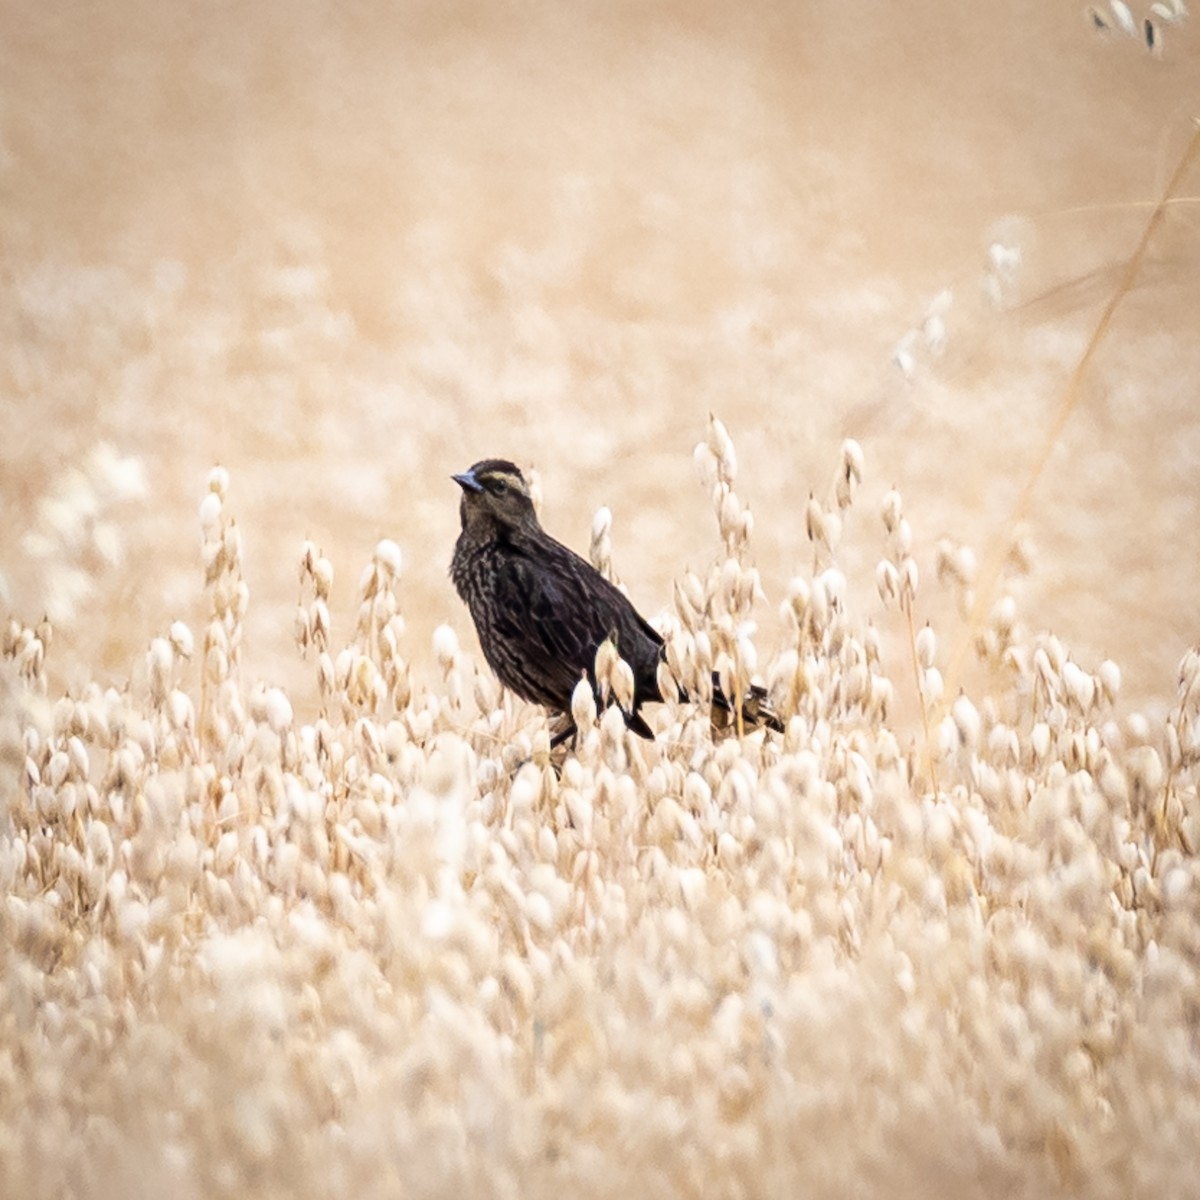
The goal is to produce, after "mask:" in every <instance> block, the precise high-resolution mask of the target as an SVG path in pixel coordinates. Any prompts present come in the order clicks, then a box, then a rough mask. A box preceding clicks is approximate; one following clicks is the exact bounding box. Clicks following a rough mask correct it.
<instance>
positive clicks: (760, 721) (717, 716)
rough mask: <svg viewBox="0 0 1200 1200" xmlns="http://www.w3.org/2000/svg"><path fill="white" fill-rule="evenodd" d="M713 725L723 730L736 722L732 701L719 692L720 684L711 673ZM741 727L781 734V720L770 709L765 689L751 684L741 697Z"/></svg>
mask: <svg viewBox="0 0 1200 1200" xmlns="http://www.w3.org/2000/svg"><path fill="white" fill-rule="evenodd" d="M712 708H713V713H712V715H713V724H715V725H717V726H719V727H721V728H725V727H727V726H729V725H733V724H735V723H736V721H737V714H736V710H735V709H734V706H733V701H732V700H730V699H729V697H728V696H726V695H725V693H724V692H723V691H721V682H720V680H719V679H718V677H717V673H716V671H714V672H713V696H712ZM742 725H743V726H744V727H745V728H747V729H770V730H773V731H774V732H775V733H782V732H783V718H782V717H780V715H779V714H778V713H777V712H776V711H775V710H774V709H773V708H772V707H771V700H770V698H769V697H768V695H767V689H766V688H761V687H759V686H758V685H757V684H753V683H752V684H751V685H750V687H749V688H748V689H747V690H746V694H745V695H744V696H742Z"/></svg>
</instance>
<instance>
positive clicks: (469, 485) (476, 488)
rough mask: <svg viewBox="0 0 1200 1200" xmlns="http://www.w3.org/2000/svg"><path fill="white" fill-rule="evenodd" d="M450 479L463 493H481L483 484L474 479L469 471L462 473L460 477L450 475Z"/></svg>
mask: <svg viewBox="0 0 1200 1200" xmlns="http://www.w3.org/2000/svg"><path fill="white" fill-rule="evenodd" d="M450 478H451V479H453V480H454V482H455V483H457V484H458V486H459V487H460V488H462V490H463V491H464V492H482V491H483V484H482V483H480V482H479V480H478V479H476V478H475V476H474V474H472V472H470V471H464V472H463V473H462V474H461V475H451V476H450Z"/></svg>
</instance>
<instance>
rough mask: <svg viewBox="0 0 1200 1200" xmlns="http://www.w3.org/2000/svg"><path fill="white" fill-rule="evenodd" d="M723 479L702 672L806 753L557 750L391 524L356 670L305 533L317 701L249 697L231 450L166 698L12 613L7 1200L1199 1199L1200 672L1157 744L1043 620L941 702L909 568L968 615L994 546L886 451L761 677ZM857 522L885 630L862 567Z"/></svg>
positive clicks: (753, 580)
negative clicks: (200, 626) (410, 608)
mask: <svg viewBox="0 0 1200 1200" xmlns="http://www.w3.org/2000/svg"><path fill="white" fill-rule="evenodd" d="M697 464H698V466H699V469H700V474H701V477H702V479H703V480H704V481H705V483H706V485H707V487H708V489H709V491H710V495H711V500H712V505H713V510H714V514H715V516H716V519H717V523H718V528H719V532H720V549H719V550H718V552H717V553H716V555H715V558H714V561H713V564H712V567H711V569H710V570H709V571H708V573H707V574H706V576H705V578H704V579H701V578H699V577H698V576H695V575H691V574H685V575H682V576H681V577H680V579H679V581H678V584H677V587H676V592H675V605H674V611H673V612H671V613H669V614H664V615H662V616H661V617H660V618H659V620H660V624H661V627H662V628H663V630H664V633H665V634H666V636H667V639H668V646H669V651H670V653H669V659H670V665H671V668H672V670H673V671H674V672H675V673H676V675H677V676H678V677H679V678H681V679H682V680H683V681H684V682H685V683H687V684H688V685H689V687H690V688H691V690H692V691H693V693H694V694H701V695H702V694H703V692H704V689H705V687H706V686H707V683H708V681H709V680H710V679H711V672H712V671H713V670H716V671H717V672H718V674H719V675H720V676H721V679H722V683H723V685H724V686H726V687H727V688H729V689H731V690H733V691H738V690H740V689H742V688H744V686H745V684H746V683H747V682H748V681H749V680H750V678H751V677H752V676H753V677H757V678H758V679H760V680H761V681H763V682H764V683H766V685H767V686H768V687H769V689H770V693H771V696H772V699H773V701H774V702H775V704H776V706H777V707H778V709H779V711H780V712H781V713H782V714H783V715H784V717H785V718H786V719H787V731H786V734H785V735H784V736H783V737H775V736H769V735H766V734H764V733H762V732H757V733H753V732H747V733H745V734H744V735H743V736H736V735H729V736H722V735H721V734H719V733H716V732H715V731H714V730H713V729H712V728H711V726H710V723H709V719H708V716H707V713H706V711H705V709H704V706H703V705H678V704H667V705H663V706H661V707H660V708H659V709H658V710H657V712H656V713H655V714H654V720H655V723H656V732H657V737H656V740H655V741H654V742H653V743H645V742H642V741H640V740H638V739H636V738H632V737H630V736H629V735H628V734H627V733H626V732H625V730H624V728H623V724H622V721H621V719H620V716H619V714H618V713H617V712H616V710H615V709H611V708H610V709H608V710H607V711H605V712H603V713H601V714H599V715H597V714H596V711H595V706H594V703H592V701H591V698H590V696H589V695H587V694H586V693H585V694H581V695H579V696H577V697H576V702H575V704H574V705H573V712H574V714H575V717H576V719H577V721H580V723H581V732H580V734H579V736H578V738H577V739H576V744H575V745H574V746H573V747H571V748H570V749H569V750H568V751H567V752H566V753H565V756H564V755H556V757H555V760H554V761H551V758H550V755H549V750H548V747H549V736H548V730H547V727H546V724H545V721H544V720H543V719H542V717H541V716H540V714H539V713H537V712H536V711H534V710H532V709H530V708H528V707H526V706H521V705H518V704H514V702H513V701H512V699H511V697H505V696H502V695H501V693H500V691H499V689H498V687H497V685H496V683H495V681H494V679H493V678H492V677H491V676H490V675H489V674H488V673H486V671H481V670H479V669H477V668H476V666H475V664H474V663H473V662H472V661H471V659H470V657H469V656H468V655H466V654H464V652H463V651H462V650H461V648H460V647H459V645H458V641H457V638H456V637H455V635H454V634H453V632H452V631H451V630H450V629H448V628H441V629H439V630H438V631H437V633H436V634H435V636H434V639H433V641H434V644H433V649H432V653H431V654H430V653H428V652H427V651H426V648H425V647H424V646H410V645H408V644H407V642H406V639H405V634H404V622H403V618H402V615H401V605H400V598H401V594H402V581H403V567H402V562H401V555H400V551H399V548H398V547H397V546H396V545H395V544H394V543H391V542H382V543H380V545H379V547H378V548H377V551H376V553H375V555H374V557H373V560H372V561H371V562H370V563H369V564H368V565H367V567H366V568H365V570H364V572H363V575H362V578H361V580H360V581H359V588H358V590H359V596H360V607H359V615H358V619H357V622H356V627H355V629H354V631H353V634H352V636H351V637H350V638H349V639H348V640H346V641H345V642H344V644H339V643H338V642H337V641H336V640H335V634H336V631H335V630H334V629H333V628H331V620H330V617H329V599H330V596H331V594H332V591H333V589H334V586H335V581H334V578H333V569H332V567H331V566H330V564H329V561H328V559H326V558H325V557H324V556H323V555H322V553H321V551H320V549H319V548H318V547H316V546H314V545H311V544H306V545H305V546H304V547H302V548H301V565H300V584H301V591H300V604H299V607H298V610H297V614H296V637H297V644H298V646H299V648H300V650H301V651H302V652H303V653H304V654H305V656H306V658H307V662H308V664H309V666H310V667H311V669H312V672H313V676H314V679H315V684H316V687H315V689H314V693H315V701H314V696H313V695H308V696H298V695H294V696H289V695H287V694H285V693H284V691H283V690H282V689H280V688H277V687H273V686H271V685H270V684H269V683H265V682H259V681H256V680H251V679H247V678H245V676H244V673H243V667H242V664H241V655H240V649H241V644H242V634H243V628H244V621H245V618H246V613H247V608H248V603H249V601H248V597H247V593H246V589H245V585H244V581H243V577H242V568H243V563H242V544H241V538H240V535H239V532H238V529H237V526H236V524H235V522H234V520H233V518H232V516H231V515H230V508H231V505H232V504H233V502H234V499H235V497H236V480H234V481H233V482H232V484H231V481H230V479H229V476H228V474H227V473H226V472H224V471H223V470H220V469H218V470H216V471H214V472H213V474H212V476H211V477H210V480H209V490H208V492H207V493H206V495H205V497H204V500H203V503H202V505H201V510H200V516H201V525H202V531H203V562H204V568H205V575H206V585H205V587H206V604H207V608H208V612H209V619H208V623H207V625H206V627H205V629H204V630H202V631H200V632H198V633H196V634H193V632H192V631H191V630H190V629H188V628H187V627H185V626H184V625H183V624H181V623H176V624H175V625H172V626H171V627H170V628H169V629H168V630H167V631H165V632H164V633H162V635H161V636H157V637H155V638H153V639H152V640H150V642H149V645H148V650H147V653H146V657H145V661H144V663H143V664H142V666H141V667H140V669H139V670H137V671H136V672H135V673H134V677H133V680H132V682H131V683H130V685H129V686H128V687H127V688H125V689H123V690H117V689H115V688H112V687H105V686H102V685H101V684H98V683H92V684H89V685H87V686H86V687H84V688H82V689H80V690H78V691H77V692H76V693H75V694H69V695H59V696H54V697H50V696H48V695H46V694H45V693H46V690H47V683H46V680H47V673H46V652H47V647H48V646H49V643H50V633H51V630H50V628H49V626H48V625H46V624H43V625H41V626H39V627H26V626H25V625H23V624H22V623H21V622H20V621H18V620H16V619H13V620H11V621H10V623H9V625H8V627H7V630H6V632H5V641H4V652H5V657H6V659H7V660H8V663H7V664H6V669H5V671H4V673H3V676H2V677H0V682H2V685H3V687H4V689H5V693H4V701H5V702H4V705H3V712H4V720H3V724H2V725H0V738H2V739H3V745H2V746H0V751H2V754H3V760H4V765H5V772H6V774H5V778H6V779H7V780H8V781H9V783H8V785H7V786H6V792H5V805H6V807H5V811H4V814H3V825H2V826H0V887H2V889H3V904H2V906H0V955H2V959H0V1193H2V1194H3V1195H5V1196H21V1197H41V1196H80V1197H118V1196H119V1197H127V1196H141V1195H147V1196H148V1195H170V1196H173V1197H209V1196H247V1195H253V1196H262V1197H272V1196H278V1197H285V1196H286V1197H303V1196H314V1197H315V1196H331V1195H336V1196H347V1195H353V1196H361V1197H374V1196H378V1197H392V1196H463V1195H472V1196H511V1197H526V1196H528V1197H538V1196H552V1195H561V1194H563V1193H564V1192H570V1193H572V1194H576V1195H581V1196H612V1195H621V1194H625V1195H632V1196H704V1197H722V1196H729V1197H740V1196H769V1195H805V1196H815V1197H822V1196H828V1197H842V1196H850V1195H853V1196H870V1195H878V1196H918V1195H919V1196H928V1195H931V1194H933V1195H957V1196H1005V1197H1011V1196H1028V1197H1043V1196H1047V1195H1055V1194H1069V1195H1087V1196H1096V1197H1108V1196H1111V1197H1114V1198H1118V1197H1121V1198H1124V1197H1128V1196H1133V1195H1146V1194H1153V1195H1157V1196H1180V1197H1182V1196H1187V1195H1190V1194H1192V1192H1193V1191H1194V1186H1195V1179H1196V1177H1197V1175H1196V1168H1197V1156H1198V1154H1197V1145H1198V1142H1197V1134H1198V1132H1200V1047H1198V1045H1197V1038H1198V1035H1200V975H1198V974H1197V963H1198V961H1200V869H1198V867H1197V863H1196V859H1195V851H1196V848H1197V847H1198V846H1200V800H1198V798H1197V778H1198V777H1197V764H1198V763H1200V686H1198V685H1197V682H1196V676H1197V674H1198V673H1200V667H1198V665H1197V664H1198V663H1200V657H1198V656H1197V654H1196V653H1195V652H1189V653H1188V654H1187V655H1186V657H1185V658H1184V661H1183V664H1182V667H1181V675H1182V684H1181V689H1180V693H1179V701H1178V704H1177V705H1176V707H1175V708H1174V710H1173V712H1172V715H1171V717H1170V719H1169V721H1168V722H1166V723H1165V724H1164V725H1163V726H1161V727H1156V726H1152V725H1151V724H1150V723H1149V722H1148V721H1146V720H1145V719H1143V718H1140V717H1139V716H1137V714H1128V713H1127V714H1124V715H1121V714H1119V712H1118V709H1117V707H1116V705H1117V701H1118V692H1119V687H1120V671H1119V668H1118V667H1117V665H1116V664H1114V663H1111V662H1107V661H1106V662H1102V663H1078V662H1076V661H1075V660H1074V659H1073V658H1072V657H1071V655H1070V652H1069V650H1068V649H1067V648H1066V647H1064V646H1063V645H1062V644H1061V643H1060V641H1059V640H1058V639H1056V638H1054V637H1051V636H1048V635H1043V634H1038V633H1035V632H1032V631H1029V630H1027V629H1025V628H1024V627H1023V625H1022V623H1021V621H1020V618H1019V612H1018V610H1017V606H1016V603H1015V600H1014V597H1013V596H1012V595H1011V594H1010V593H1007V592H1006V593H1005V594H1003V595H1002V596H1001V597H1000V599H999V601H998V602H997V603H996V604H995V605H994V606H993V607H992V610H991V616H990V617H989V618H988V620H987V621H986V622H985V624H984V625H983V626H982V627H981V628H974V629H970V627H968V631H969V632H970V633H971V635H972V640H973V643H974V644H975V645H976V647H977V650H978V653H979V654H980V656H981V657H982V659H983V661H984V663H985V664H986V666H987V667H988V671H987V672H986V673H985V677H986V678H987V679H988V680H989V681H990V682H989V683H988V684H987V685H986V688H985V689H984V690H982V691H981V692H980V693H979V694H974V695H970V696H968V695H965V694H962V695H958V696H956V697H953V698H950V702H949V703H948V704H947V706H946V709H945V713H944V715H939V714H940V711H941V710H940V709H938V708H936V701H937V700H938V692H939V688H940V687H941V675H940V673H939V668H938V663H939V662H941V661H942V657H941V653H940V650H939V639H938V637H937V635H936V633H935V631H934V630H933V629H932V628H930V627H927V626H924V625H923V622H921V621H920V618H919V613H920V603H921V583H920V573H919V571H918V565H917V564H918V559H922V560H925V565H924V571H925V576H926V578H927V579H931V578H933V577H934V576H935V574H936V575H937V576H938V577H939V578H941V579H942V580H943V582H944V584H945V586H948V587H951V588H953V589H959V590H962V591H963V593H964V595H963V597H962V598H961V599H962V607H963V609H964V610H967V609H969V608H970V603H969V599H970V597H969V595H968V594H967V593H968V592H969V588H970V585H971V577H972V574H973V557H972V556H971V555H970V554H969V552H967V551H965V550H964V549H963V548H961V547H953V546H948V545H939V546H938V547H937V548H936V553H935V550H934V547H932V546H930V545H927V544H926V545H923V544H922V542H921V539H920V536H919V531H914V530H913V529H912V528H910V527H909V525H908V522H907V520H906V519H905V517H904V515H903V504H902V500H901V497H900V495H899V494H898V493H897V492H895V491H892V492H889V493H888V495H887V497H886V498H885V501H884V506H883V513H882V517H883V520H882V522H879V518H878V515H872V514H867V513H856V512H854V503H855V494H856V490H857V487H858V483H859V481H860V480H861V479H862V477H863V473H864V470H865V469H867V468H866V465H865V464H864V463H863V457H862V452H861V450H859V448H858V447H857V446H856V445H855V444H854V443H852V442H850V443H847V444H846V446H845V447H844V448H843V452H842V455H841V458H840V461H839V463H838V465H837V469H836V471H835V474H834V484H833V486H832V487H831V489H830V495H829V497H828V499H827V500H824V501H820V500H817V499H814V500H813V501H812V502H811V503H810V505H809V507H808V513H807V517H808V528H809V535H810V538H811V539H812V543H813V551H814V553H813V565H812V569H811V571H810V572H808V573H807V574H805V575H803V576H801V577H798V578H796V579H795V580H794V581H793V582H792V584H791V585H790V587H789V589H788V594H787V596H786V597H785V598H784V599H783V601H782V605H781V607H782V610H783V615H784V619H785V621H786V626H787V628H788V629H789V630H790V633H789V635H788V637H787V639H786V641H785V642H784V644H782V645H780V646H778V647H776V648H774V650H773V651H772V652H771V653H769V654H768V653H766V652H765V651H764V650H763V648H762V647H759V646H757V645H756V643H755V640H754V632H755V630H754V625H753V618H752V614H753V612H754V611H755V608H756V607H757V606H761V604H762V602H763V599H764V597H763V596H762V586H761V581H760V580H759V578H758V574H757V572H756V571H755V570H754V568H753V565H752V559H751V551H750V547H751V538H752V533H753V524H754V522H753V519H752V517H751V514H750V512H749V510H748V509H746V508H745V507H744V505H743V504H742V503H741V501H740V500H739V498H738V495H737V492H736V490H735V484H736V477H737V463H736V457H735V455H734V450H733V446H732V443H731V442H730V440H729V437H728V435H727V434H726V432H725V430H724V428H723V426H722V425H721V424H720V422H718V421H716V420H715V419H714V420H713V421H712V422H711V424H710V427H709V431H708V435H707V437H706V438H705V440H704V441H703V442H702V443H701V445H700V446H699V447H697ZM868 473H869V471H868ZM851 516H853V517H854V518H855V520H856V521H857V522H858V524H857V526H856V531H857V534H856V536H858V537H860V538H872V539H874V538H877V537H881V539H882V541H881V545H882V556H881V560H880V568H879V572H878V573H877V582H878V583H879V592H880V596H881V597H882V599H883V606H882V607H881V606H880V601H879V599H878V598H876V597H875V596H874V595H860V594H854V593H852V592H851V590H850V588H849V585H848V584H847V581H846V578H845V576H844V575H843V574H842V573H841V572H840V571H839V570H838V566H837V555H838V547H839V543H840V540H841V536H842V531H843V528H844V526H845V523H846V522H847V521H849V519H850V518H851ZM596 529H597V533H596V543H597V544H596V546H595V548H594V552H595V554H596V556H597V557H598V558H599V559H600V560H601V561H602V562H603V563H604V564H606V569H608V570H611V569H612V562H611V558H612V555H613V550H612V547H611V543H610V541H609V540H608V531H609V526H608V522H607V518H606V517H604V516H603V515H601V516H600V517H599V518H598V521H597V524H596ZM618 557H619V556H618ZM935 561H936V568H937V569H936V571H935V569H934V565H935ZM925 586H926V587H928V586H931V585H929V584H928V583H927V584H926V585H925ZM910 629H911V631H912V632H911V637H910V636H909V632H908V631H909V630H910ZM952 632H954V633H957V632H958V631H957V630H956V631H952ZM897 636H898V637H899V638H900V639H901V641H902V642H907V643H908V646H909V650H908V653H909V655H910V657H911V662H910V663H909V664H907V665H905V666H904V667H903V670H902V674H900V675H898V677H897V678H896V679H895V680H893V679H891V678H889V676H888V674H887V671H886V669H885V663H886V661H888V658H887V656H886V655H885V654H883V653H882V652H881V642H882V640H883V638H884V637H889V638H893V639H894V638H895V637H897ZM410 659H411V660H412V661H411V662H410ZM900 661H903V659H900ZM422 663H424V664H426V666H424V667H422V666H421V664H422ZM435 663H436V667H435V666H434V664H435ZM619 666H620V664H619V663H608V664H607V666H606V672H607V674H606V678H608V679H609V680H610V682H611V684H612V686H613V687H614V688H619V687H620V686H621V684H620V677H619V675H620V673H619ZM913 672H915V676H916V686H917V687H919V689H920V694H921V696H922V702H921V705H920V712H921V713H922V714H923V715H924V725H922V723H921V721H920V720H918V722H917V723H916V724H915V725H914V724H912V723H911V722H909V721H907V720H906V719H904V718H902V717H899V716H897V711H898V708H899V706H898V705H897V704H896V703H895V698H896V694H897V693H898V692H899V691H901V690H908V691H911V690H912V689H913V688H914V679H913V677H912V673H913ZM314 704H315V707H316V708H317V709H318V710H319V714H320V715H319V716H318V717H317V718H316V719H315V720H313V721H311V722H304V721H300V720H298V719H297V718H296V715H295V712H296V710H297V709H300V708H301V707H302V706H303V707H312V706H314Z"/></svg>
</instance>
